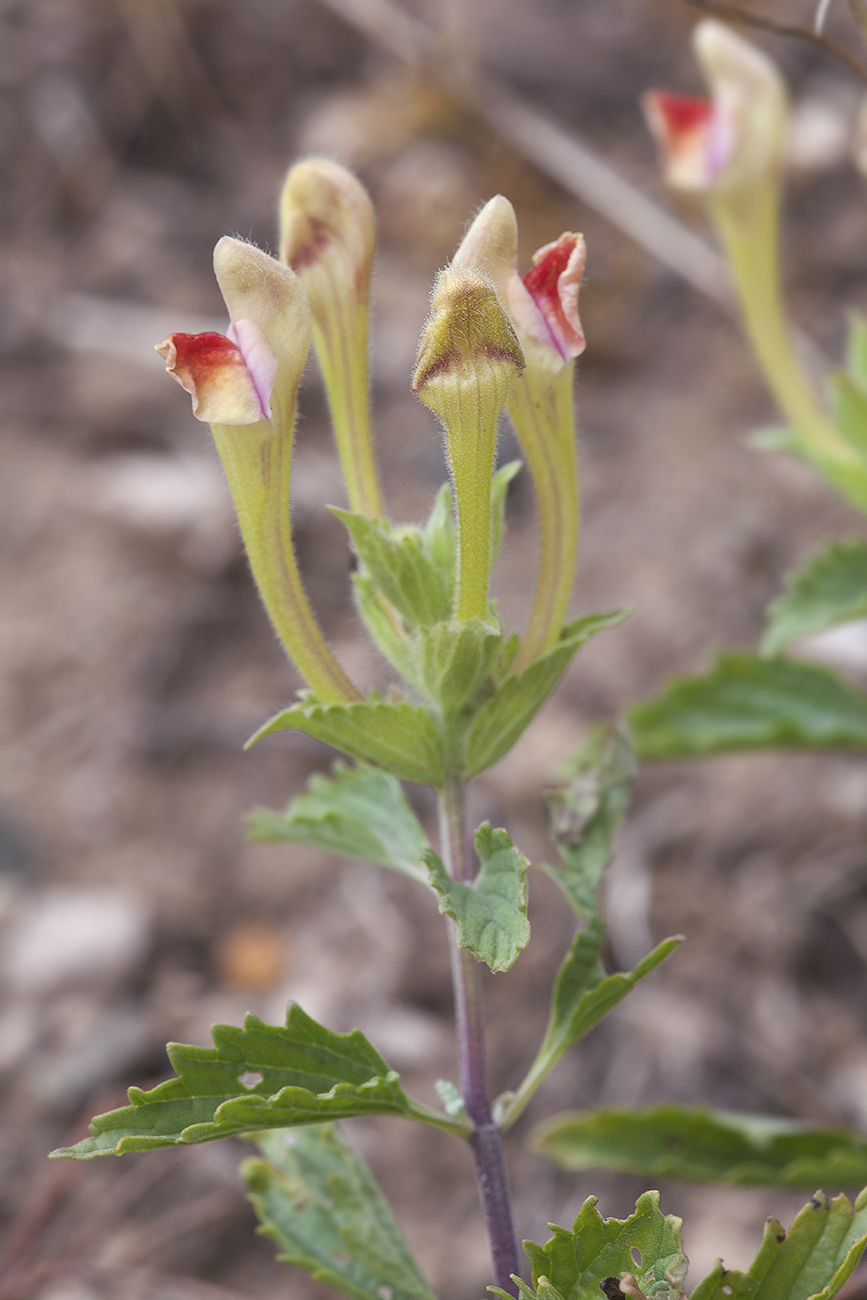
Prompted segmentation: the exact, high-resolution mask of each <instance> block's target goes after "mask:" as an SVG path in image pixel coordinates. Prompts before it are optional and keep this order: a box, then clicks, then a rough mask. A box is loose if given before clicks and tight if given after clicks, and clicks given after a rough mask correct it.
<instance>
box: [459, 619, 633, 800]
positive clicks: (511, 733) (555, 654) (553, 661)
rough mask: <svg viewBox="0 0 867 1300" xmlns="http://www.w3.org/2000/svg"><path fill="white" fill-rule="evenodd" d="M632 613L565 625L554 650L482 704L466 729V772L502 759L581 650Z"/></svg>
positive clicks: (469, 773)
mask: <svg viewBox="0 0 867 1300" xmlns="http://www.w3.org/2000/svg"><path fill="white" fill-rule="evenodd" d="M628 613H629V610H627V609H615V610H611V611H609V612H608V613H604V614H587V615H585V616H584V618H579V619H576V620H575V621H574V622H573V623H569V624H567V626H566V627H565V628H564V629H563V632H562V634H561V636H560V640H559V642H558V643H557V645H556V646H555V647H554V648H553V650H549V651H548V653H547V654H544V655H542V656H541V658H539V659H537V660H536V661H535V663H532V664H530V666H529V667H528V668H525V669H524V670H523V672H520V673H515V675H514V676H513V677H508V678H506V680H505V681H504V682H503V684H502V686H501V687H500V688H499V690H498V691H497V692H496V694H494V695H493V696H492V697H491V698H490V699H489V700H486V701H485V703H484V704H483V705H482V706H481V708H480V709H479V711H478V713H477V714H476V717H475V719H474V721H473V723H472V726H471V727H470V729H469V731H468V733H467V740H466V767H465V775H466V776H468V777H471V776H478V774H479V772H484V770H485V769H486V768H488V767H490V766H491V764H492V763H496V761H497V759H499V758H502V757H503V755H504V754H505V753H507V752H508V750H510V749H511V748H512V746H513V745H514V743H515V741H516V740H517V739H518V737H519V736H520V735H521V733H522V732H523V731H524V730H525V729H526V728H527V726H529V724H530V722H531V721H532V720H533V718H534V717H535V716H536V714H537V713H538V712H539V709H540V708H541V707H542V705H543V704H544V703H545V700H546V699H547V698H548V696H549V695H550V694H551V691H552V690H553V689H554V687H555V686H556V685H557V683H558V681H559V680H560V678H561V677H562V676H563V673H564V672H565V671H566V668H567V667H568V665H569V662H570V660H571V659H572V657H573V655H574V654H575V653H576V651H577V650H579V649H580V648H581V646H582V645H584V644H585V643H586V642H587V641H589V640H590V638H591V637H593V636H595V635H596V633H597V632H601V631H603V630H604V629H605V628H608V627H616V626H617V624H618V623H621V622H622V621H623V619H624V618H626V616H627V614H628Z"/></svg>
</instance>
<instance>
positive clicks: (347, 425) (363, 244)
mask: <svg viewBox="0 0 867 1300" xmlns="http://www.w3.org/2000/svg"><path fill="white" fill-rule="evenodd" d="M374 239H375V219H374V214H373V204H372V203H371V201H370V198H369V197H368V194H367V192H366V190H365V189H364V187H363V186H362V185H360V184H359V182H358V181H357V180H356V179H355V177H354V176H353V175H352V173H351V172H349V171H347V170H346V168H345V167H341V166H340V164H339V163H335V162H331V160H330V159H328V158H310V159H307V160H306V161H305V162H300V163H296V165H295V166H294V167H293V168H292V169H291V170H290V172H289V174H288V176H287V177H286V180H285V182H284V185H283V193H282V195H281V197H280V258H281V260H282V261H283V262H285V263H286V265H287V266H291V267H292V269H293V270H294V271H295V272H296V274H297V275H298V277H299V279H300V280H301V283H302V284H303V286H304V288H305V290H306V293H307V297H308V300H309V302H310V309H311V312H312V315H313V345H314V347H315V349H316V356H317V358H318V361H319V365H320V368H321V370H322V377H323V379H324V382H325V390H326V393H327V395H328V405H329V409H330V411H331V423H332V426H333V428H334V436H335V440H336V442H337V450H338V453H339V455H340V463H341V467H342V469H343V477H344V480H345V482H346V493H347V497H348V498H349V506H350V509H351V510H354V511H355V512H356V513H357V514H362V515H367V516H368V517H370V518H379V519H382V518H384V517H385V511H384V509H383V505H382V499H381V495H380V490H379V482H378V478H377V473H376V462H375V459H374V455H373V440H372V437H371V430H370V404H369V381H368V359H367V348H368V341H367V331H368V316H369V309H370V276H371V271H372V268H373V251H374Z"/></svg>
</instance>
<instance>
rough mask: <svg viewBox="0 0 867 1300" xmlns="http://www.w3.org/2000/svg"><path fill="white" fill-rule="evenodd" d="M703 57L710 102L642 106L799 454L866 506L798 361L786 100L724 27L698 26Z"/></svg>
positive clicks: (856, 473)
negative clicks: (694, 203) (789, 286)
mask: <svg viewBox="0 0 867 1300" xmlns="http://www.w3.org/2000/svg"><path fill="white" fill-rule="evenodd" d="M694 48H695V53H696V57H697V58H698V61H699V63H700V65H701V68H702V71H703V72H704V74H705V78H706V80H707V82H708V85H709V87H710V91H711V97H710V99H701V98H695V97H692V96H684V95H676V94H673V93H672V92H670V91H660V90H655V91H651V92H650V93H649V94H647V95H645V96H644V99H643V101H642V103H643V107H644V111H645V115H646V117H647V121H648V125H649V127H650V130H651V132H652V134H653V135H654V136H655V138H656V140H657V142H658V144H659V146H660V151H661V156H662V166H663V174H664V176H665V179H666V181H667V182H668V183H669V184H670V185H671V186H673V187H674V188H675V189H680V190H687V191H692V192H694V193H698V194H701V195H702V196H703V197H704V198H705V200H706V202H707V205H708V209H709V211H710V214H711V218H712V220H713V222H714V224H715V226H716V228H717V231H718V233H719V236H720V240H721V242H722V244H723V246H724V248H725V250H726V254H727V255H728V259H729V262H730V264H731V267H732V271H733V273H734V278H735V283H736V285H737V290H738V296H739V298H740V304H741V310H742V314H743V319H744V325H745V328H746V332H747V335H748V337H749V340H750V343H751V345H752V347H753V350H754V351H755V354H756V357H757V359H758V361H759V364H760V366H761V368H762V372H763V374H764V376H765V380H766V382H767V384H768V387H769V388H770V390H771V392H772V393H773V395H774V398H775V399H776V402H777V404H778V406H779V407H780V409H781V411H782V412H783V413H784V415H785V416H786V418H787V419H788V421H789V422H790V424H791V426H792V428H793V430H794V433H795V436H796V439H797V445H798V449H799V450H800V451H801V452H802V453H803V454H804V455H805V456H807V457H808V458H809V459H811V460H812V461H813V462H814V463H815V464H816V465H817V466H818V468H819V469H820V470H821V471H822V472H823V473H824V474H825V476H826V477H827V478H828V480H829V481H830V482H832V483H834V485H835V486H836V487H837V488H838V489H839V490H840V491H842V492H843V493H844V494H845V495H846V496H847V497H848V498H849V499H850V500H851V501H852V502H853V503H854V504H855V505H858V506H859V507H860V508H861V509H865V508H867V466H865V465H864V463H863V461H862V457H861V455H860V453H859V451H858V450H857V449H856V448H855V447H853V446H852V445H851V444H850V443H849V442H847V440H846V439H845V438H844V437H843V436H842V434H841V433H840V431H839V430H838V429H837V428H836V426H835V425H834V423H833V421H832V420H831V419H830V418H829V416H828V415H827V414H826V412H825V411H824V409H823V407H822V404H821V402H820V401H819V398H818V396H817V394H816V392H815V391H814V388H813V385H812V383H811V382H810V380H809V379H808V378H807V376H806V375H805V373H804V371H803V368H802V366H801V364H800V362H799V360H798V358H797V356H796V354H795V350H794V347H793V345H792V338H791V333H790V330H789V326H788V321H787V319H786V312H785V308H784V305H783V301H782V291H781V286H780V254H779V224H780V191H781V172H782V164H783V154H784V146H785V133H786V126H787V116H788V113H787V103H786V92H785V87H784V85H783V82H782V79H781V77H780V74H779V73H778V71H777V69H776V67H775V66H774V64H773V63H772V62H771V61H770V59H768V58H766V57H765V55H764V54H762V52H761V51H760V50H758V49H757V48H756V47H755V46H754V45H751V44H750V43H749V42H748V41H745V40H744V39H743V37H741V36H738V35H736V34H735V33H734V32H732V31H730V30H729V28H727V27H725V26H724V25H723V24H722V23H718V22H715V21H713V20H708V21H706V22H702V23H699V24H698V26H697V27H696V29H695V33H694Z"/></svg>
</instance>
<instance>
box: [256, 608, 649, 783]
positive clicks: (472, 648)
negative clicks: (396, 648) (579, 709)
mask: <svg viewBox="0 0 867 1300" xmlns="http://www.w3.org/2000/svg"><path fill="white" fill-rule="evenodd" d="M627 613H628V610H625V609H620V610H613V611H610V612H608V613H604V614H588V615H586V616H585V617H583V618H579V619H576V620H575V621H574V622H573V623H570V624H568V625H567V626H566V627H565V628H564V629H563V632H562V634H561V637H560V640H559V642H558V643H557V645H555V646H554V647H553V649H551V650H549V651H548V652H547V654H544V655H542V656H541V658H539V659H537V660H536V661H535V662H534V663H532V664H530V666H529V667H528V668H525V669H524V670H523V672H519V673H514V674H513V675H512V676H506V677H505V678H503V674H504V672H505V671H507V669H508V666H509V664H510V663H511V659H512V658H514V652H515V650H516V649H517V644H516V642H514V641H510V642H508V643H506V646H503V644H502V638H501V634H500V632H499V631H498V630H497V629H495V628H493V627H492V625H490V624H489V623H487V622H484V621H482V620H479V619H470V620H468V621H467V622H466V623H465V624H457V625H451V624H450V625H437V626H435V627H434V628H433V629H432V630H431V632H430V633H429V636H430V637H431V639H432V644H431V646H430V648H429V649H428V650H427V651H426V650H425V649H424V644H425V643H424V642H421V643H420V644H421V645H422V651H421V652H420V653H421V654H422V657H423V660H424V662H425V663H426V664H427V668H426V669H425V671H426V672H427V673H428V676H427V678H426V681H427V685H428V687H430V688H431V691H432V692H434V693H436V694H437V696H438V706H437V708H436V709H435V710H434V711H433V712H431V711H430V709H428V708H426V707H423V706H421V705H412V704H410V703H408V702H407V701H405V700H398V701H389V700H384V699H382V697H381V696H378V695H376V694H375V693H374V694H372V695H371V696H370V698H369V699H367V700H361V701H357V702H354V703H351V704H323V703H321V702H320V701H319V700H317V699H316V697H315V696H314V695H313V694H312V693H310V692H306V693H303V694H302V696H301V698H300V700H299V702H298V703H297V704H293V705H291V706H290V707H289V708H287V709H283V710H281V712H280V713H278V714H276V715H275V716H274V717H273V718H271V720H270V721H269V722H266V723H265V725H264V726H263V727H260V728H259V730H258V731H257V732H256V734H255V735H254V736H253V737H252V739H251V740H250V741H249V742H248V744H254V743H255V742H256V741H257V740H261V739H262V737H263V736H269V735H272V734H273V733H274V732H278V731H293V730H294V731H304V732H306V733H307V735H309V736H313V737H315V738H316V739H317V740H321V741H323V742H324V743H325V744H327V745H332V746H333V747H334V748H335V749H337V750H340V751H342V752H343V753H344V754H348V755H349V756H350V757H352V758H356V759H359V760H360V761H361V762H365V763H372V764H373V765H374V766H376V767H380V768H382V769H383V771H385V772H388V773H390V774H391V775H392V776H396V777H397V778H398V779H399V780H401V781H413V782H416V783H417V784H420V785H431V786H434V787H435V788H437V789H439V788H441V787H442V785H443V783H444V781H445V778H446V774H447V773H449V772H451V773H461V774H462V775H463V776H465V777H467V778H469V777H473V776H478V774H479V773H480V772H483V771H485V769H486V768H488V767H490V766H491V764H492V763H496V762H497V760H498V759H500V758H502V757H503V755H504V754H506V753H507V752H508V751H509V750H510V749H511V747H512V746H513V745H514V743H515V741H516V740H517V739H518V737H519V736H520V735H521V734H522V733H523V732H524V731H525V729H526V728H527V726H528V725H529V724H530V722H531V721H532V720H533V718H534V717H535V716H536V714H537V713H538V711H539V709H540V708H541V707H542V705H543V704H544V703H545V701H546V700H547V698H548V696H549V695H550V694H551V691H552V690H553V689H554V687H555V686H556V685H557V682H558V681H559V680H560V678H561V677H562V675H563V673H564V672H565V670H566V668H567V667H568V665H569V663H570V661H571V660H572V657H573V656H574V655H575V653H576V652H577V651H578V650H579V649H580V647H581V646H582V645H584V644H585V643H586V642H587V641H589V640H590V638H591V637H593V636H595V635H596V633H597V632H601V631H602V630H603V629H605V628H609V627H615V626H616V625H617V624H618V623H620V622H622V621H623V619H624V618H625V617H626V615H627ZM382 617H383V620H384V621H385V622H386V623H387V622H388V618H387V614H385V613H383V614H382ZM413 671H415V669H413ZM486 680H487V681H488V682H489V684H490V690H489V691H488V692H487V693H486V694H484V696H483V698H482V699H481V700H478V699H477V700H475V701H474V702H473V703H474V707H473V709H472V711H471V713H470V715H469V716H468V717H463V716H462V717H459V718H456V717H455V715H456V714H458V713H459V711H460V710H461V709H462V708H463V707H464V706H465V705H468V704H470V702H471V697H472V696H474V695H476V694H477V693H478V691H479V688H480V687H481V686H482V684H483V683H484V682H485V681H486Z"/></svg>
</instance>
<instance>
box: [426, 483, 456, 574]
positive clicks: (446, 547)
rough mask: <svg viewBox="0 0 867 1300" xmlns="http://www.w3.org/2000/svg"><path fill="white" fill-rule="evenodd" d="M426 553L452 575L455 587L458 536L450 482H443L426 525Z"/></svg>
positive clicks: (440, 567)
mask: <svg viewBox="0 0 867 1300" xmlns="http://www.w3.org/2000/svg"><path fill="white" fill-rule="evenodd" d="M424 549H425V554H426V555H428V556H430V558H431V560H432V561H433V563H434V564H436V565H437V567H438V568H439V569H440V570H441V571H442V572H443V573H445V574H448V575H450V578H449V580H450V584H451V587H452V589H454V584H455V573H456V572H457V556H458V537H457V532H456V531H455V521H454V515H453V507H452V488H451V484H450V483H443V485H442V487H441V488H440V490H439V492H437V494H436V500H435V501H434V505H433V510H431V512H430V517H429V518H428V521H427V523H426V524H425V527H424Z"/></svg>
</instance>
